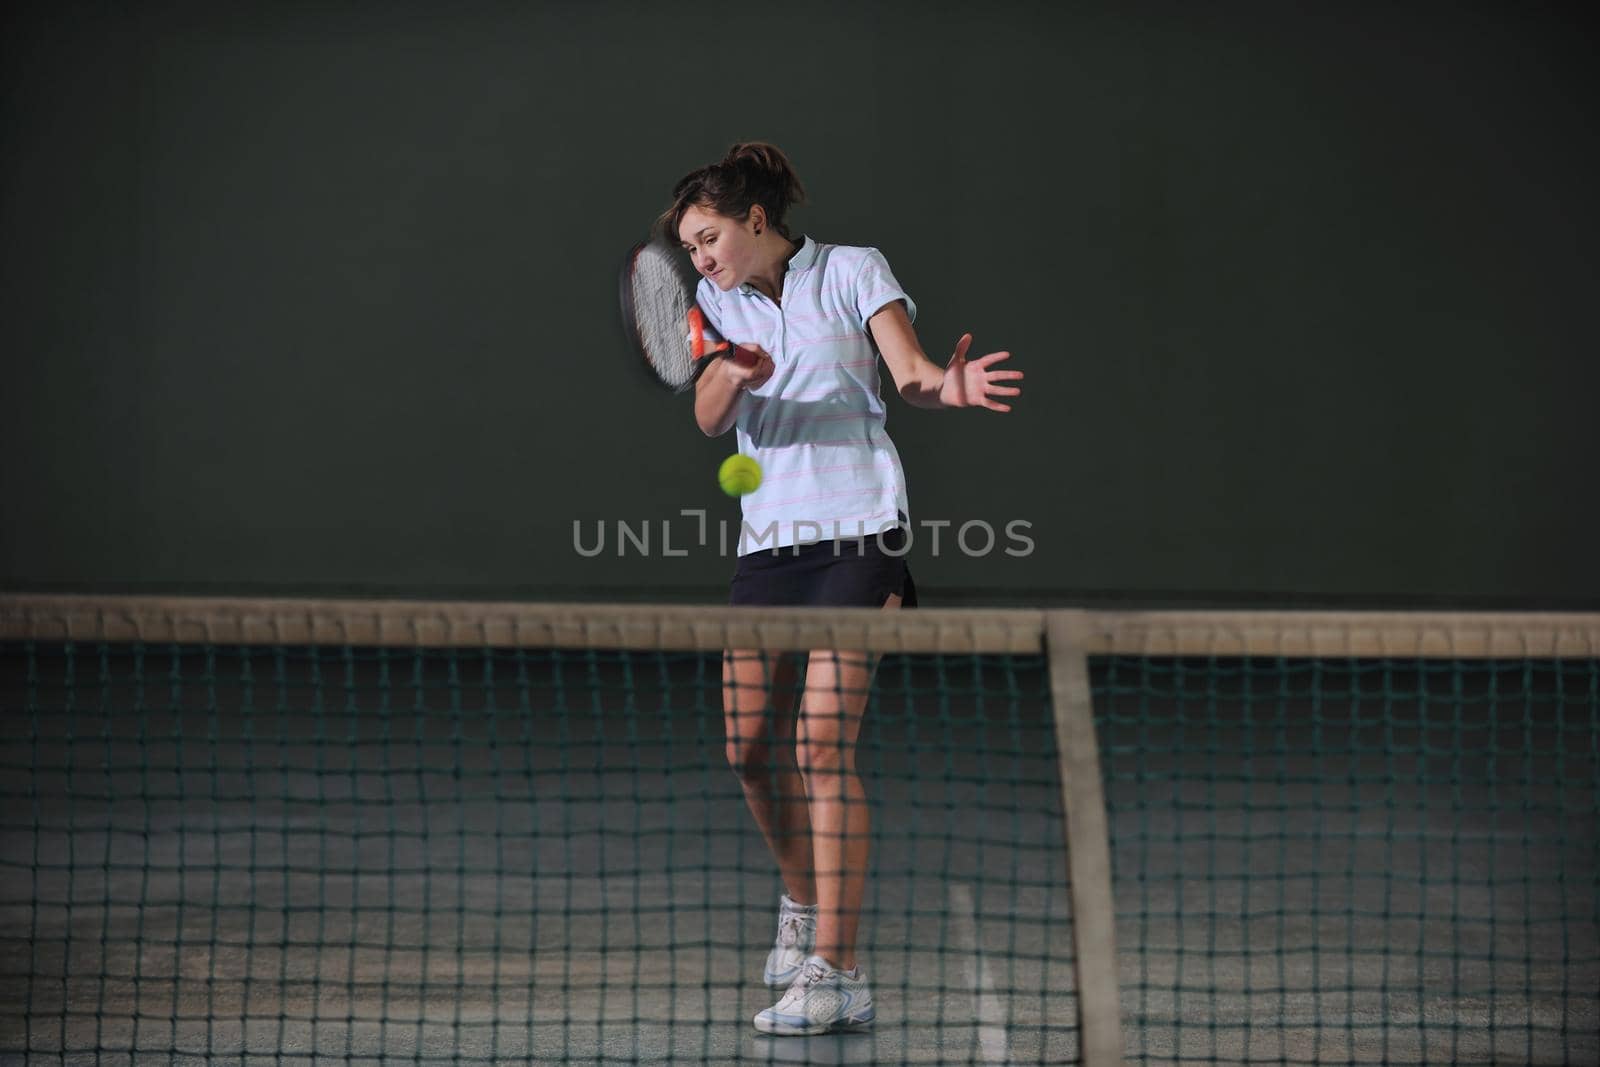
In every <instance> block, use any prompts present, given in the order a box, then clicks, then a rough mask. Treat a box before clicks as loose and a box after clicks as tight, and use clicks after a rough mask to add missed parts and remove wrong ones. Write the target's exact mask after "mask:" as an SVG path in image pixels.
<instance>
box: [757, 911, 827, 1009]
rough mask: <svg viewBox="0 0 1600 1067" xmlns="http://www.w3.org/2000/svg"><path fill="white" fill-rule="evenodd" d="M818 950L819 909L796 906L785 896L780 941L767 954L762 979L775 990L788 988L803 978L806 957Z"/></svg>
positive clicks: (779, 932) (779, 917)
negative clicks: (802, 972) (802, 971)
mask: <svg viewBox="0 0 1600 1067" xmlns="http://www.w3.org/2000/svg"><path fill="white" fill-rule="evenodd" d="M816 947H817V906H816V905H815V904H809V905H802V904H796V903H795V902H794V901H793V900H790V899H789V894H787V893H785V894H784V895H783V903H781V904H779V905H778V939H777V941H775V942H774V943H773V946H772V951H771V952H769V953H767V966H766V969H765V970H764V971H763V972H762V974H761V980H762V981H763V982H765V983H767V985H769V986H771V987H772V988H773V989H787V988H789V985H790V984H791V983H792V982H793V981H794V980H795V979H796V978H798V977H800V969H801V968H802V967H804V966H805V963H806V957H807V956H809V955H811V950H812V949H814V948H816Z"/></svg>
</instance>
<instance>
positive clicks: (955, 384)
mask: <svg viewBox="0 0 1600 1067" xmlns="http://www.w3.org/2000/svg"><path fill="white" fill-rule="evenodd" d="M867 328H868V329H869V330H871V331H872V339H873V340H874V341H876V342H877V344H878V351H880V352H882V353H883V361H884V362H885V363H887V364H888V365H889V374H890V375H891V376H892V377H893V378H894V384H895V388H896V389H897V390H898V391H899V393H900V395H901V396H903V397H905V399H906V402H907V403H909V404H912V405H915V406H916V407H919V408H967V407H984V408H988V409H990V410H991V411H1010V410H1011V407H1010V405H1008V404H1003V403H1001V402H1000V401H998V400H995V399H993V398H994V397H997V396H1018V395H1020V394H1021V392H1022V390H1020V389H1017V388H1014V387H1011V386H1005V385H996V384H994V383H996V382H1000V381H1019V380H1021V378H1022V372H1021V371H1017V370H990V369H989V367H990V365H991V364H994V363H998V362H999V361H1000V360H1002V359H1008V358H1010V356H1011V353H1010V352H990V353H989V354H988V355H986V356H981V357H979V358H978V359H975V360H973V361H971V362H970V363H969V362H968V361H967V346H969V345H971V344H972V335H971V334H970V333H967V334H962V335H961V340H960V341H957V342H956V351H955V355H953V356H951V357H950V365H949V366H947V367H945V368H944V369H943V370H940V369H939V366H938V365H937V364H936V363H934V362H933V361H932V360H931V359H929V358H928V357H927V355H926V354H925V353H924V352H923V351H922V344H921V342H919V341H918V340H917V331H916V330H915V329H914V328H912V325H911V319H910V317H909V316H908V315H907V314H906V306H905V304H903V303H902V302H900V301H899V300H896V301H894V302H892V303H889V304H885V305H884V306H883V307H882V308H881V309H879V310H878V311H877V312H876V313H875V314H874V315H873V316H872V318H871V319H869V320H867Z"/></svg>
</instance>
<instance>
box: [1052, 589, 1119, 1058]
mask: <svg viewBox="0 0 1600 1067" xmlns="http://www.w3.org/2000/svg"><path fill="white" fill-rule="evenodd" d="M1087 631H1088V621H1087V616H1086V615H1085V614H1084V613H1083V612H1080V611H1047V612H1046V613H1045V635H1044V636H1045V654H1046V656H1047V658H1048V662H1049V669H1050V697H1051V706H1052V707H1053V708H1054V717H1055V728H1056V749H1057V751H1058V753H1059V758H1060V760H1061V767H1060V773H1061V803H1062V811H1063V812H1064V814H1065V816H1066V836H1067V842H1066V845H1067V871H1068V875H1069V876H1070V878H1071V882H1072V887H1071V889H1072V936H1073V948H1074V950H1075V952H1074V955H1075V960H1074V965H1075V968H1076V974H1077V985H1078V1025H1079V1034H1080V1042H1081V1051H1082V1054H1083V1062H1084V1065H1085V1067H1121V1064H1122V1010H1121V1009H1122V1004H1121V990H1120V981H1119V971H1118V968H1117V944H1116V910H1115V909H1114V907H1113V906H1112V896H1111V842H1110V837H1109V833H1108V829H1107V823H1106V803H1105V792H1104V789H1103V787H1102V785H1101V780H1100V746H1099V745H1098V743H1097V742H1096V740H1095V733H1094V707H1093V699H1092V695H1091V691H1090V687H1089V653H1088V641H1087V639H1086V636H1087Z"/></svg>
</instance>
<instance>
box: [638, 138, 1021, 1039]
mask: <svg viewBox="0 0 1600 1067" xmlns="http://www.w3.org/2000/svg"><path fill="white" fill-rule="evenodd" d="M803 196H804V193H803V191H802V188H801V185H800V181H799V179H798V178H797V177H796V175H795V172H794V169H793V168H792V167H791V166H790V163H789V160H788V158H787V157H785V155H784V154H783V152H781V151H780V150H779V149H777V148H776V147H774V146H772V145H768V144H760V143H750V144H737V145H734V146H733V148H731V149H730V150H729V152H728V155H727V156H726V157H725V158H724V159H723V160H722V161H721V162H718V163H713V164H711V165H710V166H707V167H702V168H701V169H699V170H696V171H694V172H693V173H691V174H689V175H687V176H686V177H684V178H683V179H682V180H681V181H679V182H678V184H677V186H676V187H675V188H674V189H673V191H672V206H671V208H669V209H668V210H667V212H666V213H665V214H664V215H663V216H662V218H661V220H660V225H661V229H662V231H663V233H664V235H665V236H666V237H667V238H668V239H670V240H676V241H679V242H681V244H682V245H683V247H684V248H685V249H686V250H687V251H688V253H689V256H690V259H691V260H692V262H693V263H694V266H695V268H696V269H697V270H698V271H699V272H700V275H701V281H700V284H699V289H698V292H697V294H696V297H697V300H698V302H699V304H700V307H701V309H702V310H703V311H704V312H705V314H706V317H707V318H708V319H709V320H710V321H711V324H712V325H713V326H715V327H716V328H717V330H718V332H719V333H721V334H722V336H724V337H726V338H727V339H728V340H730V341H732V342H734V343H736V344H738V345H739V346H740V347H742V348H743V349H745V350H746V351H747V352H750V353H752V354H753V355H754V356H755V357H756V358H755V360H754V362H753V364H752V365H749V366H746V365H742V364H741V363H739V362H736V361H734V360H731V359H719V360H717V361H715V362H714V363H713V364H712V365H711V366H710V367H709V368H708V369H707V371H706V372H705V373H704V374H702V375H701V377H700V379H699V381H698V382H697V383H696V385H695V420H696V422H698V423H699V426H700V429H701V430H702V431H703V432H705V433H706V434H708V435H710V436H717V435H720V434H723V433H726V432H727V430H728V429H729V428H730V427H736V428H737V429H738V441H739V451H740V452H741V453H743V454H745V455H748V456H751V457H753V458H754V459H755V460H756V461H757V462H758V463H760V465H761V469H762V472H763V479H762V483H761V486H760V488H759V489H758V490H757V491H756V492H754V493H751V494H749V495H748V496H746V497H744V499H743V510H744V522H743V525H742V527H741V532H740V539H739V561H738V565H737V568H736V570H735V573H734V577H733V585H732V595H731V597H730V599H731V602H732V603H734V604H759V605H838V606H851V607H878V608H896V607H901V606H905V607H911V606H914V605H915V604H916V589H915V586H913V585H912V582H911V574H910V571H909V569H908V568H907V566H906V563H905V553H906V549H907V547H908V544H907V529H906V528H907V525H908V523H909V521H910V520H909V518H908V512H909V508H908V505H907V502H906V483H905V474H904V472H903V470H902V469H901V466H900V456H899V453H898V452H896V450H895V447H894V444H893V443H892V442H891V441H890V440H889V437H888V435H887V434H886V433H885V432H884V419H885V411H884V406H883V401H882V398H881V397H880V395H879V385H878V360H877V355H878V353H880V352H881V353H882V355H883V362H884V363H885V364H887V365H888V368H889V373H890V375H891V376H892V377H893V378H894V384H895V388H896V389H897V391H898V392H899V393H900V395H901V396H902V397H903V398H905V400H907V401H908V402H909V403H911V404H914V405H916V406H917V407H924V408H947V407H949V408H956V407H980V408H988V409H990V410H991V411H1009V410H1010V408H1009V407H1008V406H1007V405H1006V404H1005V403H1004V402H1002V401H1001V400H999V399H997V398H999V397H1010V396H1016V395H1017V394H1018V393H1019V391H1020V390H1019V389H1018V388H1017V387H1015V386H1013V385H1006V384H1001V383H1005V382H1011V381H1015V380H1018V379H1020V378H1021V377H1022V374H1021V373H1020V372H1018V371H1011V370H996V369H993V368H994V365H995V364H996V363H998V362H1000V361H1001V360H1003V359H1006V358H1007V356H1008V355H1009V353H1006V352H994V353H991V354H989V355H986V356H983V357H981V358H979V359H973V360H968V359H967V358H966V357H967V347H968V345H970V344H971V343H972V337H971V335H970V334H969V335H966V336H963V337H962V338H961V339H960V341H958V342H957V344H956V348H955V354H954V355H953V356H952V357H951V358H950V362H949V364H948V366H946V367H944V368H942V369H941V368H940V367H938V366H936V365H935V364H934V363H932V362H931V361H930V360H929V359H928V357H927V356H926V355H924V353H923V351H922V346H921V345H920V344H919V343H918V341H917V335H916V332H915V331H914V330H913V329H912V326H911V323H912V319H913V318H914V317H915V315H916V305H915V304H914V303H912V301H911V298H910V297H908V296H907V295H906V294H905V292H904V291H903V290H902V289H901V288H900V285H899V283H898V282H897V281H896V280H895V278H894V275H893V274H892V273H890V270H889V264H888V263H887V261H885V259H884V257H883V255H882V254H881V253H879V252H878V251H877V250H876V249H873V248H858V247H852V246H849V245H827V244H821V243H819V242H817V241H814V240H812V239H811V238H810V237H806V236H801V237H799V238H795V237H792V236H791V235H790V233H789V230H788V227H787V226H786V225H785V224H784V216H785V214H786V213H787V211H788V209H789V208H790V206H791V205H793V204H796V203H798V202H800V201H801V200H802V198H803ZM873 666H874V664H873V663H872V661H871V659H870V657H868V656H867V655H865V654H863V653H852V652H837V651H831V650H817V651H813V652H812V653H810V655H809V657H807V665H806V669H805V681H804V686H803V691H802V693H801V695H800V698H799V707H798V709H797V708H796V707H795V686H794V681H795V672H796V670H797V664H796V662H795V661H794V659H793V658H791V657H780V658H778V659H777V660H776V661H775V662H768V660H767V659H765V658H764V657H763V656H762V655H761V654H760V653H758V652H755V651H742V650H730V651H729V652H727V653H726V654H725V657H724V662H723V711H724V721H725V728H726V734H727V757H728V762H729V763H730V764H731V765H732V767H733V770H734V772H735V773H736V774H737V775H738V776H739V780H740V782H741V783H742V785H743V787H744V795H745V800H746V802H747V803H748V805H749V807H750V811H751V813H752V814H753V815H754V816H755V820H756V823H757V824H758V825H759V826H760V828H761V832H762V833H763V834H764V835H765V837H766V841H767V845H768V847H769V848H770V849H771V850H772V854H773V857H774V858H775V859H776V860H777V864H778V870H779V873H780V874H781V876H782V878H783V883H784V887H785V888H786V890H787V892H786V893H785V894H784V895H783V898H782V900H781V902H780V904H779V910H778V937H777V941H776V943H775V944H774V946H773V948H772V951H771V952H770V953H769V954H768V956H767V964H766V968H765V974H764V978H765V981H766V983H767V985H768V986H770V987H772V988H774V989H784V990H785V992H784V994H783V996H782V997H781V999H779V1000H778V1002H777V1004H775V1005H774V1006H773V1007H771V1008H768V1009H766V1010H765V1011H763V1012H761V1013H760V1014H759V1015H757V1016H756V1017H755V1025H756V1029H758V1030H761V1031H762V1032H764V1033H769V1034H816V1033H824V1032H826V1031H829V1030H835V1029H846V1028H854V1027H862V1026H866V1025H868V1024H870V1023H871V1022H872V1019H873V1017H874V1014H875V1012H874V1008H873V1003H872V993H871V990H870V988H869V987H868V984H867V979H866V975H865V974H864V973H863V972H862V970H861V969H860V968H859V967H858V966H857V962H856V928H857V925H858V922H859V919H860V914H861V902H862V899H863V897H864V895H865V888H866V872H867V856H868V835H869V832H870V829H871V821H870V815H869V813H868V809H867V798H866V793H865V791H864V790H863V789H862V786H861V779H860V778H859V777H858V776H857V774H856V767H855V744H856V736H857V733H858V732H859V729H860V726H861V716H862V712H863V710H864V709H865V707H866V703H867V687H868V685H869V684H870V682H871V679H872V670H873Z"/></svg>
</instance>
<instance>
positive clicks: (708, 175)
mask: <svg viewBox="0 0 1600 1067" xmlns="http://www.w3.org/2000/svg"><path fill="white" fill-rule="evenodd" d="M805 197H806V192H805V189H804V188H803V187H802V186H801V185H800V176H799V175H797V174H796V173H795V172H794V166H793V165H792V164H790V162H789V157H788V156H786V155H784V154H783V149H781V148H779V147H778V146H777V145H771V144H766V143H764V142H761V141H745V142H741V143H739V144H736V145H734V146H733V147H732V148H730V149H728V154H727V155H726V156H723V157H722V161H721V162H719V163H713V164H711V165H710V166H708V167H701V168H700V169H699V170H697V171H692V172H691V173H689V174H686V175H684V177H683V178H681V179H679V181H678V184H677V185H675V186H673V187H672V206H671V207H670V208H668V209H667V210H666V212H665V213H663V214H662V216H661V217H660V218H659V219H657V220H656V226H657V228H658V230H659V232H660V234H661V236H662V237H663V238H664V239H665V240H666V241H668V242H669V243H671V244H673V245H676V244H678V224H679V223H681V222H682V221H683V216H684V213H685V212H687V211H688V210H689V209H690V208H691V207H697V206H698V207H704V208H710V209H711V210H712V211H715V212H716V213H717V214H719V215H725V216H727V217H728V218H731V219H737V220H738V221H740V222H743V221H744V220H745V219H747V218H749V217H750V209H751V208H752V207H754V206H755V205H757V204H760V205H761V206H762V208H763V209H765V210H766V213H767V221H768V222H770V223H771V225H772V228H773V229H774V230H777V231H778V233H780V234H782V235H783V236H784V237H788V236H789V229H788V227H787V226H785V225H784V221H783V217H784V215H785V214H786V213H787V212H788V210H789V208H790V207H792V206H793V205H795V204H801V203H804V202H805Z"/></svg>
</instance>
